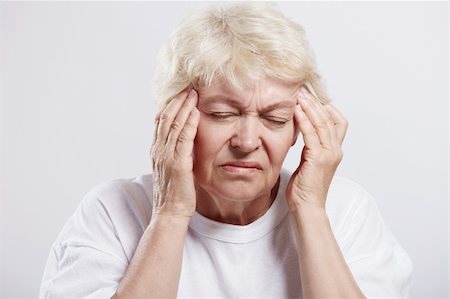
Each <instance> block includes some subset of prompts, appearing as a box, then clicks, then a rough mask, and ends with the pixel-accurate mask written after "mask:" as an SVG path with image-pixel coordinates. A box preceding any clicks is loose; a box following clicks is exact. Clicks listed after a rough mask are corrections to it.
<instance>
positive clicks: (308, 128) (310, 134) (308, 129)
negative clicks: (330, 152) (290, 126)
mask: <svg viewBox="0 0 450 299" xmlns="http://www.w3.org/2000/svg"><path fill="white" fill-rule="evenodd" d="M294 119H295V121H296V122H297V124H298V128H299V130H300V132H301V133H302V135H303V142H304V143H305V146H306V148H309V149H321V148H322V146H321V144H320V140H319V136H317V133H316V130H315V129H314V126H313V125H312V123H311V121H310V120H309V118H308V116H307V115H306V114H305V112H304V111H303V110H302V108H301V107H300V105H297V107H296V108H295V112H294Z"/></svg>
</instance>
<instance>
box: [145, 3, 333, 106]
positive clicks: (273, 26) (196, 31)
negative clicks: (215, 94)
mask: <svg viewBox="0 0 450 299" xmlns="http://www.w3.org/2000/svg"><path fill="white" fill-rule="evenodd" d="M216 76H219V77H220V78H223V79H225V81H226V82H227V83H228V84H230V85H231V86H232V87H234V88H237V89H241V88H244V87H245V86H247V85H248V84H251V82H252V81H253V80H255V79H259V78H262V77H263V76H268V77H270V78H274V79H280V80H283V81H286V82H289V83H303V84H304V86H305V87H306V88H307V89H308V90H309V91H310V92H311V93H312V94H313V95H314V96H315V97H316V98H318V99H320V101H321V102H329V99H328V96H327V95H326V91H325V88H324V85H323V82H322V80H321V77H320V75H319V73H318V71H317V67H316V63H315V59H314V54H313V52H312V49H311V48H310V46H309V43H308V41H307V39H306V36H305V31H304V30H303V28H302V27H301V26H300V25H299V24H297V23H295V22H293V21H291V20H289V19H288V18H286V17H285V16H284V15H283V14H282V12H281V11H280V10H279V8H278V6H277V5H276V4H274V3H270V2H266V3H257V2H247V3H231V4H225V5H224V4H219V5H217V4H216V5H214V6H210V7H207V8H203V9H201V10H199V11H197V12H196V13H194V14H192V15H191V16H190V17H188V18H186V19H184V20H183V21H182V22H181V24H180V25H179V26H178V27H177V28H176V29H175V31H174V32H173V33H172V35H171V37H170V38H169V40H168V41H167V42H166V44H165V45H163V47H162V49H161V51H160V54H159V65H158V67H157V69H156V72H155V75H154V78H153V82H152V85H153V86H152V87H153V88H152V89H153V93H154V97H155V100H156V102H157V103H159V104H160V105H161V106H164V105H165V104H167V103H168V102H169V101H170V100H171V99H172V98H173V97H174V96H175V95H176V94H178V93H179V92H181V91H182V90H184V89H186V88H187V87H189V86H193V87H195V88H196V87H209V86H210V85H211V83H212V82H213V79H214V78H215V77H216Z"/></svg>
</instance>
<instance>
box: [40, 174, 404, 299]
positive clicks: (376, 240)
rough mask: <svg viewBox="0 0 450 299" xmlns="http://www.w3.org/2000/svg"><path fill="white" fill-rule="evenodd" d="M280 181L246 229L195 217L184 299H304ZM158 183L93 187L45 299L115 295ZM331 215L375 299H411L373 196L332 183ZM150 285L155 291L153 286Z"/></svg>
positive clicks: (58, 244)
mask: <svg viewBox="0 0 450 299" xmlns="http://www.w3.org/2000/svg"><path fill="white" fill-rule="evenodd" d="M289 177H290V173H287V172H286V171H285V170H283V171H282V174H281V182H280V188H279V191H278V194H277V197H276V199H275V201H274V202H273V204H272V206H271V207H270V209H269V210H268V211H267V212H266V213H265V214H264V215H263V216H262V217H260V218H259V219H258V220H256V221H254V222H252V223H251V224H249V225H244V226H239V225H231V224H224V223H220V222H216V221H213V220H211V219H208V218H206V217H204V216H202V215H200V214H198V213H195V214H194V215H193V217H192V219H191V222H190V224H189V229H188V233H187V236H186V240H185V246H184V252H183V264H182V270H181V277H180V284H179V288H178V298H302V290H301V281H300V273H299V269H298V256H297V249H296V239H295V233H294V226H291V220H290V217H289V215H288V205H287V201H286V198H285V190H286V185H287V183H288V181H289ZM152 193H153V192H152V176H151V175H142V176H140V177H137V178H133V179H127V180H125V179H124V180H114V181H111V182H107V183H103V184H101V185H99V186H97V187H96V188H94V189H93V190H91V191H90V192H89V193H88V194H87V195H86V197H85V198H84V199H83V201H82V202H81V204H80V206H79V207H78V209H77V210H76V212H75V213H74V215H73V216H72V217H71V218H70V219H69V220H68V221H67V223H66V225H65V226H64V228H63V230H62V231H61V233H60V234H59V236H58V237H57V239H56V241H55V243H54V244H53V246H52V248H51V252H50V255H49V258H48V261H47V265H46V268H45V272H44V276H43V280H42V285H41V292H40V298H77V299H79V298H110V297H111V296H112V295H113V294H114V293H115V290H116V288H117V286H118V284H119V282H120V281H121V279H122V277H123V276H124V274H125V272H126V270H127V267H128V265H129V263H130V261H131V259H132V257H133V254H134V252H135V250H136V247H137V245H138V242H139V240H140V238H141V236H142V234H143V232H144V230H145V228H146V227H147V225H148V223H149V221H150V217H151V214H152V207H151V205H152ZM326 210H327V213H328V217H329V219H330V223H331V227H332V230H333V233H334V236H335V238H336V240H337V242H338V244H339V246H340V248H341V251H342V253H343V255H344V257H345V260H346V261H347V264H348V265H349V267H350V270H351V271H352V273H353V276H354V277H355V279H356V281H357V283H358V285H359V287H360V288H361V290H362V291H363V293H364V294H365V295H366V297H368V298H409V296H410V289H411V275H412V268H413V267H412V263H411V260H410V258H409V256H408V254H407V253H406V252H405V251H404V250H403V249H402V248H401V246H400V245H399V244H398V242H397V241H396V240H395V238H394V236H393V235H392V234H391V232H390V231H389V229H388V228H387V226H386V225H385V223H384V221H383V219H382V217H381V216H380V214H379V211H378V209H377V207H376V204H375V202H374V200H373V198H372V197H371V196H370V195H369V194H368V193H367V192H366V191H365V190H364V189H363V188H362V187H360V186H359V185H357V184H356V183H354V182H352V181H350V180H348V179H345V178H342V177H338V176H335V177H334V179H333V181H332V183H331V186H330V188H329V192H328V197H327V201H326ZM149 287H151V286H149Z"/></svg>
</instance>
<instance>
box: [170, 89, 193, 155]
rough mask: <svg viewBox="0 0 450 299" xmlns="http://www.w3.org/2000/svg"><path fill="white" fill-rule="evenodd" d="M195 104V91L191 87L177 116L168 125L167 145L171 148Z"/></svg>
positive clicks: (174, 144)
mask: <svg viewBox="0 0 450 299" xmlns="http://www.w3.org/2000/svg"><path fill="white" fill-rule="evenodd" d="M196 105H197V92H196V91H195V90H194V89H192V90H191V91H190V93H189V95H188V97H187V99H186V100H185V101H184V103H183V105H182V106H181V108H180V110H179V111H178V113H177V116H176V117H175V119H174V120H173V122H172V125H171V126H170V132H169V137H168V139H167V145H169V146H170V147H171V148H174V147H175V146H176V143H177V142H178V137H179V136H180V133H181V132H182V130H183V128H184V125H185V124H186V121H187V119H188V117H189V116H190V114H191V112H192V110H193V109H194V108H195V106H196ZM172 146H173V147H172Z"/></svg>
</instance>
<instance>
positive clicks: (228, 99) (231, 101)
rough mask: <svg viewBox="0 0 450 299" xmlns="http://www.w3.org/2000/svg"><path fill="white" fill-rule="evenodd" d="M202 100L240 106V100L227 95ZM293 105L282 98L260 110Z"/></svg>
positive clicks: (293, 105)
mask: <svg viewBox="0 0 450 299" xmlns="http://www.w3.org/2000/svg"><path fill="white" fill-rule="evenodd" d="M203 100H204V101H207V103H205V104H213V103H221V102H226V103H228V104H230V105H232V106H242V103H241V101H238V100H236V99H235V98H233V97H230V96H227V95H213V96H209V97H204V98H203ZM293 107H295V102H293V101H289V100H284V101H280V102H276V103H273V104H271V105H269V106H266V107H264V108H263V109H262V110H263V112H267V111H271V110H276V109H283V108H293Z"/></svg>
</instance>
